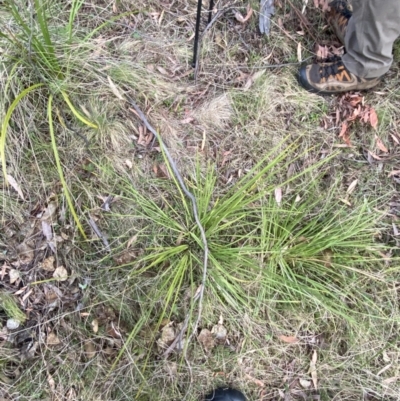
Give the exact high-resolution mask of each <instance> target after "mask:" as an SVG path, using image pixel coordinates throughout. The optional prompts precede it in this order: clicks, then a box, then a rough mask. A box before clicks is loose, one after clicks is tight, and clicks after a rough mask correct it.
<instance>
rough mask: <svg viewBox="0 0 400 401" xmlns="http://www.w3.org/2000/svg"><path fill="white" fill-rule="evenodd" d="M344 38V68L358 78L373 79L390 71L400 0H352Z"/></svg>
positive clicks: (399, 30) (398, 27)
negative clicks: (350, 13) (351, 10)
mask: <svg viewBox="0 0 400 401" xmlns="http://www.w3.org/2000/svg"><path fill="white" fill-rule="evenodd" d="M351 3H352V6H353V15H352V17H351V18H350V20H349V25H348V28H347V32H346V36H345V47H346V51H347V53H346V54H345V55H344V56H343V62H344V65H345V66H346V68H347V69H348V70H349V71H350V72H352V73H353V74H355V75H357V76H358V77H361V78H377V77H380V76H382V75H384V74H385V73H386V72H387V71H388V70H389V68H390V66H391V64H392V61H393V57H392V50H393V43H394V41H395V40H396V39H397V38H398V37H399V36H400V0H352V1H351Z"/></svg>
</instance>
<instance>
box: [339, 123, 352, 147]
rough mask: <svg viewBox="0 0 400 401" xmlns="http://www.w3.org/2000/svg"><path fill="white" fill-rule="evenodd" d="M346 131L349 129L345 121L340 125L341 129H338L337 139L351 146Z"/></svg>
mask: <svg viewBox="0 0 400 401" xmlns="http://www.w3.org/2000/svg"><path fill="white" fill-rule="evenodd" d="M348 129H349V124H348V122H347V121H344V122H343V123H342V127H341V129H340V133H339V138H343V140H344V141H345V142H346V144H347V145H348V146H351V142H350V134H349V132H348Z"/></svg>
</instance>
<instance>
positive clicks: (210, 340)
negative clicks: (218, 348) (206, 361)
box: [197, 329, 215, 352]
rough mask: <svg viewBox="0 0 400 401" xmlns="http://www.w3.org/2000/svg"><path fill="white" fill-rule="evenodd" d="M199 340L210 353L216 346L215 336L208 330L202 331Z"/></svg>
mask: <svg viewBox="0 0 400 401" xmlns="http://www.w3.org/2000/svg"><path fill="white" fill-rule="evenodd" d="M197 339H198V340H199V343H200V344H201V345H202V346H203V348H204V350H205V351H206V352H210V351H211V350H212V349H213V348H214V346H215V340H214V336H213V334H212V333H211V331H210V330H208V329H202V330H201V332H200V334H199V336H198V337H197Z"/></svg>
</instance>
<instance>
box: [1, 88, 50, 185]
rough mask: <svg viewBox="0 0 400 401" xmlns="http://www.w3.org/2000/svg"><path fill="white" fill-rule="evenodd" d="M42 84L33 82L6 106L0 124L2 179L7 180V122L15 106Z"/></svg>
mask: <svg viewBox="0 0 400 401" xmlns="http://www.w3.org/2000/svg"><path fill="white" fill-rule="evenodd" d="M41 86H43V84H35V85H32V86H30V87H29V88H26V89H24V90H23V91H22V92H21V93H20V94H19V95H18V96H17V97H16V98H15V99H14V101H13V102H12V103H11V106H10V107H9V108H8V110H7V113H6V115H5V117H4V120H3V124H2V126H1V134H0V160H1V165H2V169H3V175H4V181H5V182H7V166H6V155H5V152H6V136H7V128H8V123H9V122H10V119H11V116H12V113H13V111H14V110H15V108H16V107H17V106H18V103H19V102H20V101H21V100H22V99H23V98H24V97H25V96H26V95H27V94H28V93H30V92H32V91H33V90H35V89H37V88H39V87H41Z"/></svg>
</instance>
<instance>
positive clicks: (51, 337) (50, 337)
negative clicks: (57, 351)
mask: <svg viewBox="0 0 400 401" xmlns="http://www.w3.org/2000/svg"><path fill="white" fill-rule="evenodd" d="M46 344H47V345H58V344H61V341H60V339H59V338H58V337H57V336H56V335H55V334H54V332H51V333H49V334H47V338H46Z"/></svg>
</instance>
